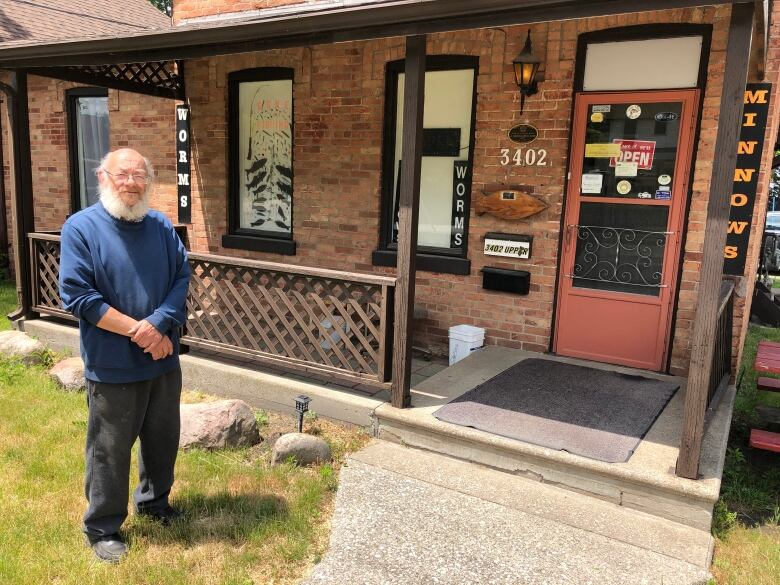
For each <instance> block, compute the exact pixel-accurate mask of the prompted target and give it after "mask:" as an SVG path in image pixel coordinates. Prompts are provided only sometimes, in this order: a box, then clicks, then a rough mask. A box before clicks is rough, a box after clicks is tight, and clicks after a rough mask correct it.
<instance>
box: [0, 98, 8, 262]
mask: <svg viewBox="0 0 780 585" xmlns="http://www.w3.org/2000/svg"><path fill="white" fill-rule="evenodd" d="M3 101H5V102H6V103H7V102H8V99H6V100H3V99H2V97H1V96H0V105H2V104H3ZM4 166H5V164H4V159H3V117H2V108H0V253H2V254H3V256H0V274H4V273H5V270H6V269H7V268H8V220H7V219H6V218H7V217H8V216H7V215H6V208H5V173H4V172H3V168H4Z"/></svg>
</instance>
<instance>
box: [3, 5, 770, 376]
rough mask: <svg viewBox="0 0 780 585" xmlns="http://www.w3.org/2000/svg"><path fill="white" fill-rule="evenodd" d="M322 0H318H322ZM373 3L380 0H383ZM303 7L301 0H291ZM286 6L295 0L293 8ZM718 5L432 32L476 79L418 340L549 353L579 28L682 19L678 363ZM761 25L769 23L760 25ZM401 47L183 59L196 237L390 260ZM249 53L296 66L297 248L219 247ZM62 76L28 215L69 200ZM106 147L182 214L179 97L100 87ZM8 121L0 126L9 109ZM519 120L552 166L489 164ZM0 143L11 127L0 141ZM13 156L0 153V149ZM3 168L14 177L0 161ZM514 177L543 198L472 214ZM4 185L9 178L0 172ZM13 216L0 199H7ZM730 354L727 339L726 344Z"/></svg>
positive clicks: (700, 199) (373, 43)
mask: <svg viewBox="0 0 780 585" xmlns="http://www.w3.org/2000/svg"><path fill="white" fill-rule="evenodd" d="M304 4H305V5H306V6H305V7H304V8H306V9H314V8H317V4H318V3H317V2H313V1H309V2H289V1H284V0H282V1H276V2H275V1H273V0H266V1H255V2H238V1H236V2H231V1H228V0H225V1H223V2H212V1H207V0H180V1H178V2H175V3H174V13H173V18H174V24H176V23H192V22H197V21H199V19H202V20H203V21H206V20H208V19H209V18H213V17H219V18H229V17H230V16H231V15H236V14H235V13H240V12H241V11H247V10H263V9H275V10H276V9H279V10H281V9H287V8H290V7H292V5H296V6H298V5H304ZM319 4H327V3H326V2H320V3H319ZM379 4H381V3H379ZM298 7H300V6H298ZM293 8H294V7H293ZM729 17H730V8H729V6H727V5H719V6H707V7H697V8H686V9H677V10H667V11H653V12H642V13H631V14H624V15H618V16H609V17H600V18H583V19H577V20H566V21H552V22H541V23H537V24H533V25H530V27H529V26H525V25H523V26H507V27H502V28H484V29H473V30H465V31H460V32H451V33H437V34H432V35H430V36H429V38H428V47H427V51H428V54H429V55H467V56H475V57H478V59H479V68H478V76H477V81H476V86H477V91H476V128H475V134H474V136H475V141H474V144H473V152H474V155H473V180H472V190H471V199H470V202H471V209H470V217H469V233H468V254H467V257H468V259H469V260H470V261H471V265H470V271H469V274H468V275H465V276H464V275H457V274H445V273H439V272H429V271H422V270H420V271H418V274H417V292H416V304H415V316H416V320H415V345H417V346H422V347H428V348H430V349H431V350H433V351H434V352H441V351H444V349H443V348H444V346H445V345H446V340H447V329H448V327H450V326H452V325H456V324H470V325H475V326H478V327H484V328H485V329H486V332H487V336H486V342H487V343H489V344H496V345H503V346H508V347H515V348H521V349H526V350H531V351H538V352H544V351H548V350H549V349H550V348H551V339H552V337H553V334H554V326H555V322H554V309H555V303H556V290H557V286H558V278H560V274H559V260H560V258H559V252H560V242H561V229H562V213H563V209H564V206H565V190H566V179H567V173H568V170H569V163H570V161H569V160H568V157H569V149H570V143H571V132H572V119H571V115H572V108H573V99H574V95H575V91H574V89H575V88H574V78H575V70H576V67H577V66H578V64H577V46H578V44H577V43H578V39H579V37H580V35H582V34H583V33H589V32H593V31H598V30H606V29H612V28H617V27H628V26H636V25H653V24H658V25H664V24H669V23H686V24H702V25H711V27H712V29H711V45H710V50H709V54H708V55H704V58H706V59H707V63H708V65H707V70H706V87H705V90H704V93H703V95H701V100H702V109H701V112H700V115H699V118H698V120H699V122H697V127H698V138H697V143H696V145H695V158H694V161H695V166H694V168H693V173H692V175H691V177H690V194H689V197H690V201H689V203H688V206H687V208H686V214H687V215H686V220H685V225H686V230H685V235H684V241H683V248H682V255H681V261H680V271H681V275H680V279H679V286H678V289H677V293H676V300H675V303H674V314H673V326H672V329H673V332H672V335H671V338H670V339H671V341H670V343H671V347H670V349H669V351H668V354H669V357H668V359H667V360H666V364H665V365H664V367H663V368H661V369H663V370H667V371H669V372H671V373H674V374H685V372H686V371H687V367H688V361H689V358H690V351H691V347H690V338H691V329H692V323H693V316H694V313H695V310H696V302H697V285H698V281H699V273H700V268H701V259H702V248H703V241H704V227H705V221H706V209H707V202H708V198H709V186H710V178H711V174H712V161H713V159H714V156H715V152H714V148H715V137H716V134H717V131H718V122H717V116H718V113H719V108H720V102H721V88H722V83H723V75H724V71H723V70H724V61H725V51H726V42H727V36H728V25H729ZM529 28H530V34H531V37H532V39H533V49H534V53H535V54H536V55H537V56H539V57H540V58H541V61H542V65H541V73H542V74H543V81H541V83H540V84H539V93H538V94H536V95H534V96H531V97H530V98H528V99H526V100H525V104H524V111H523V113H522V114H520V112H519V94H518V89H517V84H516V82H515V79H514V75H513V70H512V59H513V57H514V56H515V55H517V54H518V53H519V52H520V50H521V49H522V47H523V42H524V40H525V36H526V32H527V31H528V30H529ZM770 38H771V37H770ZM776 45H777V41H775V40H773V41H772V44H771V46H770V47H771V48H770V54H769V59H768V64H769V65H768V72H767V80H768V81H770V82H772V83H776V81H777V80H776V77H777V62H778V57H780V55H778V54H777V46H776ZM403 58H404V40H403V39H402V38H388V39H379V40H369V41H352V42H346V43H337V44H325V45H313V46H306V47H300V48H291V49H274V50H268V51H262V52H254V53H242V54H231V55H225V56H219V57H209V58H202V59H193V60H189V61H187V62H186V66H185V82H186V87H187V96H188V102H189V105H190V107H191V144H192V224H191V225H189V226H188V237H189V243H190V247H191V249H192V250H193V251H197V252H208V253H213V254H220V255H226V256H235V257H240V258H254V259H262V260H271V261H275V262H284V263H287V264H294V265H304V266H316V267H322V268H331V269H337V270H348V271H356V272H380V273H387V274H392V273H393V269H391V268H386V267H379V266H374V264H373V262H372V253H373V252H374V251H375V250H376V249H377V247H378V242H379V233H380V221H381V219H380V218H381V209H380V207H381V192H382V164H383V160H382V157H383V147H382V145H383V136H384V134H383V133H384V131H385V130H384V123H385V117H386V115H387V113H386V112H385V111H384V109H385V103H386V102H385V100H386V96H385V92H386V87H387V85H386V77H385V76H386V73H387V64H388V63H389V62H392V61H395V60H399V59H403ZM258 67H287V68H291V69H293V70H294V75H293V100H294V119H295V124H294V128H293V132H294V137H293V138H294V139H293V144H294V154H293V159H294V190H293V207H294V214H293V218H294V219H293V226H292V232H293V235H294V240H295V242H296V254H295V255H292V256H290V255H280V254H274V253H270V252H257V251H248V250H241V249H236V248H233V247H230V248H228V247H223V239H222V238H223V236H224V235H225V234H226V233H227V231H228V229H229V227H228V195H227V191H228V186H229V181H228V173H229V161H228V146H227V144H228V133H229V128H228V124H229V120H228V76H229V74H230V73H232V72H236V71H241V70H246V69H252V68H258ZM72 85H73V84H71V83H68V82H60V81H55V80H48V79H45V78H36V77H31V82H30V93H31V96H32V97H31V103H30V116H31V123H30V125H31V141H32V157H33V168H34V177H33V181H34V191H35V219H36V229H38V230H42V229H57V228H58V227H59V225H60V224H61V223H62V221H64V219H65V217H66V215H67V214H68V213H69V211H70V207H69V201H70V187H69V185H68V178H67V173H66V172H65V169H66V168H67V160H68V158H67V157H68V152H67V150H68V149H67V140H66V136H65V133H66V126H67V124H66V120H65V116H64V112H63V95H64V91H65V90H66V89H69V88H70V87H72ZM109 101H110V125H111V148H116V147H120V146H132V147H134V148H138V149H139V150H140V151H141V152H143V153H145V154H147V155H150V158H151V159H152V161H153V163H154V164H155V166H156V168H157V171H158V173H159V179H158V183H157V187H156V190H155V194H154V199H153V205H154V206H155V207H156V208H158V209H161V210H162V211H164V212H166V213H167V214H169V216H170V217H171V219H173V220H174V221H175V220H176V216H175V214H176V197H175V191H176V186H175V179H176V175H175V153H174V124H175V119H174V104H173V103H172V102H171V101H169V100H163V99H159V98H153V97H141V96H138V95H135V94H129V93H125V92H121V91H115V90H110V91H109ZM778 105H780V100H778V99H777V96H776V89H775V90H773V98H772V103H771V110H770V115H769V121H768V123H767V129H766V137H765V143H764V152H763V155H764V158H763V165H762V169H766V170H763V171H762V177H761V179H760V181H759V190H758V194H757V197H756V202H755V207H754V214H753V222H752V225H751V230H752V232H753V234H752V238H751V250H750V252H749V253H748V255H747V258H748V262H747V266H746V268H745V272H744V277H743V281H742V282H741V284H740V285H739V286H738V287H737V290H738V296H737V300H736V301H735V312H734V316H735V319H734V345H735V347H737V348H741V345H742V339H743V338H744V334H745V331H746V327H747V323H748V319H747V315H746V302H749V299H750V298H751V295H752V290H753V283H754V276H753V275H754V274H755V272H756V264H757V260H758V246H759V244H760V233H761V228H762V226H763V216H764V213H765V209H766V199H767V194H768V176H766V175H765V174H763V173H768V169H769V166H770V165H769V162H770V161H771V158H772V145H774V143H775V137H776V126H777V107H778ZM3 122H4V128H5V127H6V126H5V120H3ZM519 123H528V124H532V125H533V126H535V127H536V128H538V130H539V138H538V139H537V141H536V142H535V143H534V146H535V147H536V148H539V149H544V150H545V151H546V153H547V161H548V164H547V165H546V166H531V167H529V166H523V167H517V166H514V165H512V164H508V165H503V164H501V157H502V154H501V153H502V149H505V148H508V149H512V148H514V147H513V145H512V144H511V143H510V142H509V140H508V138H507V132H508V130H509V129H510V128H512V127H513V126H515V125H517V124H519ZM4 147H5V148H6V149H7V140H4ZM7 160H9V157H8V156H7V155H6V156H4V161H7ZM6 178H8V174H7V169H6ZM508 186H509V187H522V188H523V189H524V190H526V191H529V192H530V193H532V194H533V195H534V196H536V197H538V198H539V199H541V200H542V201H544V203H545V204H546V205H547V209H546V210H544V211H543V212H541V213H539V214H538V215H534V216H532V217H530V218H528V219H524V220H519V221H508V220H502V219H497V218H495V217H493V216H491V215H487V214H486V215H478V214H477V213H476V210H475V205H476V201H477V199H478V198H480V197H483V192H486V191H490V190H491V189H495V188H497V187H499V188H507V187H508ZM6 191H7V194H6V196H7V200H8V201H9V202H10V198H9V193H8V192H9V191H10V181H9V180H6ZM8 209H9V216H10V203H9V205H8ZM489 232H510V233H512V232H514V233H518V232H519V233H523V234H527V235H530V236H532V237H533V253H532V255H531V258H530V259H528V260H509V259H506V258H495V257H489V256H486V255H484V254H483V241H484V237H485V234H487V233H489ZM484 266H492V267H500V268H507V269H518V270H527V271H528V272H530V273H531V288H530V292H529V294H528V295H527V296H515V295H510V294H506V293H500V292H491V291H487V290H484V289H483V287H482V277H481V274H480V270H481V268H483V267H484ZM734 354H735V355H734V359H735V360H737V359H738V357H739V356H738V355H736V352H734Z"/></svg>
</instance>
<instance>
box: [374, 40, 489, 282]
mask: <svg viewBox="0 0 780 585" xmlns="http://www.w3.org/2000/svg"><path fill="white" fill-rule="evenodd" d="M405 66H406V62H405V60H404V59H400V60H397V61H390V62H388V63H387V66H386V71H385V118H384V128H383V137H382V183H381V184H382V192H381V204H380V218H379V247H378V249H377V250H375V251H374V253H373V254H372V263H373V264H374V265H375V266H395V265H396V262H397V257H398V249H397V244H395V243H392V242H391V241H390V240H391V237H392V222H393V221H394V209H393V187H394V179H395V168H394V165H395V147H396V143H395V139H396V137H395V129H396V122H397V118H396V114H397V111H398V75H399V73H403V72H404V70H405ZM463 69H472V70H473V71H474V81H473V88H472V101H471V133H470V136H469V154H468V168H469V176H468V184H467V189H466V196H465V204H466V209H465V215H464V221H463V245H462V247H461V248H460V249H455V248H435V247H431V246H420V245H418V246H417V268H418V269H419V270H423V271H430V272H443V273H448V274H459V275H468V274H470V272H471V260H469V259H468V247H469V221H470V217H471V190H472V185H473V175H474V150H475V143H474V141H475V137H476V127H477V80H478V78H479V57H478V56H476V55H428V56H427V57H426V65H425V72H426V74H427V73H428V72H431V71H453V70H463Z"/></svg>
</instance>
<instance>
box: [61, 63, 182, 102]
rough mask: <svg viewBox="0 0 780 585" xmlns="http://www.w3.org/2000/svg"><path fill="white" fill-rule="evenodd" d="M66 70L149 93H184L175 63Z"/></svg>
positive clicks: (81, 66) (87, 66)
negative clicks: (134, 87)
mask: <svg viewBox="0 0 780 585" xmlns="http://www.w3.org/2000/svg"><path fill="white" fill-rule="evenodd" d="M65 69H67V70H70V71H72V72H75V73H77V74H79V75H82V76H89V77H93V78H95V79H101V78H102V79H105V80H109V81H114V82H119V83H124V84H128V85H129V86H136V87H138V88H139V89H145V90H147V91H148V92H157V91H160V90H162V91H167V92H170V93H171V94H175V95H179V94H181V93H182V88H183V82H182V79H181V77H180V76H179V74H178V73H177V71H176V69H175V63H174V62H173V61H148V62H145V63H123V64H109V65H79V66H74V67H66V68H65Z"/></svg>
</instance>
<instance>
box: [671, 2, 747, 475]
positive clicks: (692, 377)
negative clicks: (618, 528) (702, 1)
mask: <svg viewBox="0 0 780 585" xmlns="http://www.w3.org/2000/svg"><path fill="white" fill-rule="evenodd" d="M753 11H754V4H753V3H752V2H750V3H744V4H735V5H734V6H733V7H732V11H731V23H730V26H729V40H728V47H727V49H726V68H725V71H724V75H723V89H722V92H721V102H720V116H719V118H718V120H719V123H718V136H717V139H716V142H715V160H714V161H713V164H712V169H713V171H712V179H711V182H710V198H709V201H708V203H707V226H706V229H705V232H704V253H703V257H702V263H701V272H700V278H699V296H698V302H697V305H696V315H695V316H694V320H693V335H692V339H691V345H692V347H691V362H690V369H689V372H688V384H687V387H686V392H685V412H684V414H683V427H682V438H681V441H680V455H679V457H678V459H677V475H679V476H680V477H687V478H690V479H696V478H697V476H698V472H699V459H700V455H701V443H702V439H703V435H704V414H705V411H706V409H707V394H708V388H709V379H710V374H711V372H710V369H711V365H712V353H713V350H714V339H715V327H716V326H717V311H718V308H719V303H720V288H721V287H720V281H721V279H722V277H723V249H724V247H725V245H726V231H727V226H728V220H729V210H730V201H731V193H732V188H733V183H734V169H735V167H736V163H737V146H738V141H739V133H740V128H741V125H742V106H743V103H744V100H745V84H746V83H747V72H748V65H749V62H750V42H751V38H752V36H753Z"/></svg>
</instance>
